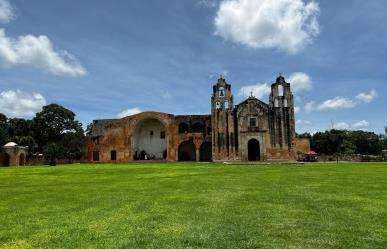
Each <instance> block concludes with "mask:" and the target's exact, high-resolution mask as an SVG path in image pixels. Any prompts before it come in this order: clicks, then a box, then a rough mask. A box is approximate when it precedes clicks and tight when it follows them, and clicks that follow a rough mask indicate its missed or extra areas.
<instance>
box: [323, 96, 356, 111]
mask: <svg viewBox="0 0 387 249" xmlns="http://www.w3.org/2000/svg"><path fill="white" fill-rule="evenodd" d="M355 106H356V103H355V102H354V101H353V100H351V99H348V98H342V97H335V98H333V99H328V100H325V101H324V102H322V103H321V104H320V105H318V106H317V110H319V111H330V110H337V109H345V108H352V107H355Z"/></svg>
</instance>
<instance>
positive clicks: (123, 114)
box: [117, 107, 141, 118]
mask: <svg viewBox="0 0 387 249" xmlns="http://www.w3.org/2000/svg"><path fill="white" fill-rule="evenodd" d="M140 112H141V110H140V108H138V107H135V108H130V109H127V110H124V111H122V112H120V113H119V114H118V115H117V117H119V118H124V117H127V116H131V115H134V114H137V113H140Z"/></svg>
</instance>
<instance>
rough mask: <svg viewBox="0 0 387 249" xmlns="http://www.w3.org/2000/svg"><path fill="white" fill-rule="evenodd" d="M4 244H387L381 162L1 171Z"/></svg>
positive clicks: (385, 173) (385, 175)
mask: <svg viewBox="0 0 387 249" xmlns="http://www.w3.org/2000/svg"><path fill="white" fill-rule="evenodd" d="M0 248H1V249H3V248H158V249H164V248H313V249H316V248H335V249H336V248H350V249H354V248H372V249H374V248H383V249H385V248H387V164H386V163H380V164H377V163H373V164H372V163H370V164H310V165H301V166H299V165H271V166H268V165H261V166H225V165H223V164H200V163H198V164H195V163H173V164H166V163H165V164H125V165H123V164H120V165H111V164H110V165H109V164H100V165H68V166H57V167H18V168H0Z"/></svg>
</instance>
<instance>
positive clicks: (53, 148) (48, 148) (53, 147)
mask: <svg viewBox="0 0 387 249" xmlns="http://www.w3.org/2000/svg"><path fill="white" fill-rule="evenodd" d="M43 153H44V157H45V158H46V159H47V160H48V162H49V165H50V166H55V165H56V161H57V160H58V159H59V158H61V157H62V154H63V148H62V147H61V146H59V145H58V144H56V143H48V144H47V145H45V146H44V148H43Z"/></svg>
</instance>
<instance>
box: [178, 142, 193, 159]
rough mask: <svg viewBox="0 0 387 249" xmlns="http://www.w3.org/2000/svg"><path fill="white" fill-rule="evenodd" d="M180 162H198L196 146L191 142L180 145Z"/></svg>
mask: <svg viewBox="0 0 387 249" xmlns="http://www.w3.org/2000/svg"><path fill="white" fill-rule="evenodd" d="M179 161H196V149H195V144H194V143H193V142H192V141H191V140H190V141H185V142H182V143H181V144H180V145H179Z"/></svg>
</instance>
